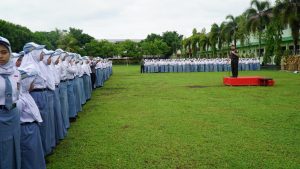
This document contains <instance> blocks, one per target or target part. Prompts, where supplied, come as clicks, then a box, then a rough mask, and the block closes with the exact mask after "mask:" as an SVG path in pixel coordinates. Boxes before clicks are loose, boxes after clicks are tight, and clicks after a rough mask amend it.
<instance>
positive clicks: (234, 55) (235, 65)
mask: <svg viewBox="0 0 300 169" xmlns="http://www.w3.org/2000/svg"><path fill="white" fill-rule="evenodd" d="M230 59H231V71H232V77H238V74H239V72H238V70H239V56H238V52H237V50H236V48H235V45H231V51H230Z"/></svg>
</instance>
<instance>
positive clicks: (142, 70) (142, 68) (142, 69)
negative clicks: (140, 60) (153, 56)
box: [141, 65, 144, 73]
mask: <svg viewBox="0 0 300 169" xmlns="http://www.w3.org/2000/svg"><path fill="white" fill-rule="evenodd" d="M141 73H144V65H141Z"/></svg>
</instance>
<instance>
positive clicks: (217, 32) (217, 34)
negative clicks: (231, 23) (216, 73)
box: [209, 23, 221, 55]
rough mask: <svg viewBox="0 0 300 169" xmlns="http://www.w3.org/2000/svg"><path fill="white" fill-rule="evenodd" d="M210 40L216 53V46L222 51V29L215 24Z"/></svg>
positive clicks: (211, 30) (212, 27)
mask: <svg viewBox="0 0 300 169" xmlns="http://www.w3.org/2000/svg"><path fill="white" fill-rule="evenodd" d="M209 35H210V36H209V40H210V42H211V47H212V51H213V55H214V52H215V51H216V46H218V50H221V45H220V44H221V27H219V25H218V24H216V23H214V24H213V25H212V26H211V29H210V34H209Z"/></svg>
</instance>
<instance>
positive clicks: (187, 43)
mask: <svg viewBox="0 0 300 169" xmlns="http://www.w3.org/2000/svg"><path fill="white" fill-rule="evenodd" d="M182 44H183V47H184V49H185V51H186V52H185V53H188V57H189V58H190V57H191V54H192V49H191V45H192V42H191V39H190V38H185V39H184V40H183V41H182Z"/></svg>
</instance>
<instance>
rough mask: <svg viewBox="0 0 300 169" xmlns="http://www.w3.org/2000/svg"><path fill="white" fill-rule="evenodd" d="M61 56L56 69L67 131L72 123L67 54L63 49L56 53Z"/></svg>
mask: <svg viewBox="0 0 300 169" xmlns="http://www.w3.org/2000/svg"><path fill="white" fill-rule="evenodd" d="M55 52H56V53H58V54H59V55H60V58H61V59H60V62H59V63H58V64H57V65H56V68H57V69H58V70H59V71H60V72H59V75H60V85H59V96H60V105H61V112H62V115H63V122H64V123H63V124H64V128H65V130H67V129H68V128H70V121H69V104H68V100H69V99H68V79H67V66H68V65H65V64H63V63H64V61H65V59H66V57H67V54H66V52H64V51H63V50H61V49H57V50H56V51H55Z"/></svg>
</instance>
